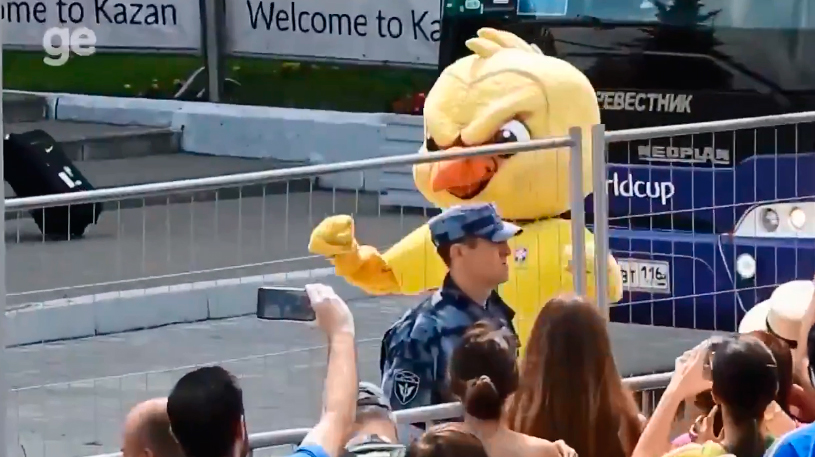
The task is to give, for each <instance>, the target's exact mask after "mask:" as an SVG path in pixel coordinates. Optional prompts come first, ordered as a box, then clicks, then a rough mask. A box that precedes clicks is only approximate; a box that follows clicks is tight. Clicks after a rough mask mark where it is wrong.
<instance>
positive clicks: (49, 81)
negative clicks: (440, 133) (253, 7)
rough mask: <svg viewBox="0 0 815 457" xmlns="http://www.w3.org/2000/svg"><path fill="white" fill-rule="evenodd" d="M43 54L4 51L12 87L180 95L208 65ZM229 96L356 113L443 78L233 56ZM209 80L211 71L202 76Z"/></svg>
mask: <svg viewBox="0 0 815 457" xmlns="http://www.w3.org/2000/svg"><path fill="white" fill-rule="evenodd" d="M42 57H43V54H42V53H40V52H29V51H3V78H4V79H3V84H4V87H5V88H6V89H17V90H30V91H42V92H69V93H79V94H91V95H110V96H123V97H136V96H142V97H147V98H172V97H173V94H174V93H175V92H176V90H177V86H178V85H179V84H180V83H181V82H183V81H184V80H186V79H187V78H188V77H189V76H190V75H191V74H192V73H193V72H194V71H195V70H196V69H198V68H199V67H200V66H201V65H202V60H201V59H200V58H199V57H194V56H177V55H164V54H96V55H93V56H89V57H75V58H72V59H70V60H69V61H68V62H67V63H66V64H65V65H63V66H61V67H50V66H48V65H45V64H44V63H43V61H42ZM226 76H227V77H229V78H232V79H234V80H236V81H238V83H240V86H233V87H229V88H228V91H227V96H226V98H227V101H228V102H230V103H237V104H244V105H260V106H276V107H286V108H311V109H324V110H338V111H351V112H383V111H391V105H392V103H393V102H394V101H396V100H397V99H400V98H403V97H405V96H406V95H408V94H413V93H416V92H426V91H427V90H429V89H430V86H431V85H432V84H433V81H434V80H435V72H433V71H430V70H411V69H398V68H391V67H364V66H350V65H348V66H339V65H331V64H309V63H297V62H281V61H275V60H268V59H255V58H229V59H227V62H226ZM200 83H201V84H203V83H204V81H203V78H202V79H201V81H200Z"/></svg>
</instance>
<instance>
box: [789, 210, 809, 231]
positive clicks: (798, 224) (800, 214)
mask: <svg viewBox="0 0 815 457" xmlns="http://www.w3.org/2000/svg"><path fill="white" fill-rule="evenodd" d="M806 223H807V215H806V213H804V210H802V209H801V208H793V209H792V211H790V225H791V226H792V228H794V229H795V230H802V229H803V228H804V225H806Z"/></svg>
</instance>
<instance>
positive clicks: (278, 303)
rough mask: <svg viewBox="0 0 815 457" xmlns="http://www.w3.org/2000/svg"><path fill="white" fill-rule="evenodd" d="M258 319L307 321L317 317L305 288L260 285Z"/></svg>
mask: <svg viewBox="0 0 815 457" xmlns="http://www.w3.org/2000/svg"><path fill="white" fill-rule="evenodd" d="M256 315H257V317H258V319H265V320H272V321H301V322H308V321H313V320H315V319H316V318H317V316H316V315H315V314H314V309H313V308H312V307H311V302H310V301H309V299H308V294H306V290H305V289H298V288H295V287H261V288H259V289H258V306H257V313H256Z"/></svg>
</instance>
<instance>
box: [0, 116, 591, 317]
mask: <svg viewBox="0 0 815 457" xmlns="http://www.w3.org/2000/svg"><path fill="white" fill-rule="evenodd" d="M574 135H578V136H579V133H577V132H575V133H574ZM573 143H574V141H573V140H572V139H570V138H568V137H567V138H557V139H547V140H541V141H536V142H533V143H529V144H517V145H513V148H512V149H511V150H513V151H518V152H520V151H528V150H534V149H542V148H548V147H569V146H570V145H571V144H573ZM487 152H489V148H488V147H485V148H477V149H473V150H470V151H465V152H463V153H461V154H458V153H456V154H454V155H452V156H451V155H450V154H447V153H436V154H428V155H422V156H419V155H416V154H412V155H406V156H399V157H388V158H378V159H372V160H362V161H356V162H348V163H341V164H333V165H318V166H307V167H299V168H293V169H287V170H271V171H265V172H257V173H249V174H240V175H232V176H222V177H214V178H204V179H197V180H189V181H179V182H169V183H157V184H147V185H141V186H128V187H121V188H113V189H100V190H95V191H90V192H80V193H72V194H64V195H55V196H48V197H34V198H15V199H10V200H8V201H6V219H7V220H6V243H7V246H8V247H7V254H6V255H7V262H8V271H7V278H8V298H7V300H8V303H9V305H10V306H11V307H12V308H14V307H15V306H19V305H22V304H26V303H32V302H35V303H39V302H42V301H46V300H53V299H61V298H66V297H68V298H75V297H77V296H88V295H94V294H99V293H104V292H115V291H121V290H127V289H144V288H149V287H154V286H164V285H168V284H177V283H184V282H195V281H206V280H214V279H223V278H234V277H242V276H253V275H260V274H270V273H279V272H291V271H302V270H309V269H313V268H316V267H325V266H326V262H325V260H324V259H321V258H315V257H314V256H311V255H309V253H308V252H307V246H308V237H309V234H310V232H311V230H312V228H313V227H314V226H315V225H316V224H317V223H318V222H319V221H320V220H321V219H322V218H324V217H325V216H328V215H333V214H352V215H354V217H355V219H356V221H357V226H358V233H357V235H358V237H359V238H360V240H361V241H362V242H364V243H366V244H372V245H375V246H380V247H387V246H388V245H390V244H391V243H393V242H395V241H397V240H399V238H400V237H401V236H404V235H406V234H407V233H409V232H410V231H412V230H413V229H415V228H416V227H417V226H419V225H421V224H422V223H423V222H424V221H425V220H426V219H427V217H428V215H427V214H415V213H410V212H405V211H397V212H393V211H387V210H385V209H383V208H382V207H381V206H380V205H379V204H378V201H377V197H376V196H375V195H370V194H364V193H360V192H342V191H337V190H336V189H328V190H326V189H322V188H319V187H318V185H317V179H319V177H320V176H325V175H327V174H329V173H339V172H348V171H361V170H365V169H371V168H380V167H385V166H393V165H403V164H413V163H420V162H431V161H437V160H440V159H442V158H450V157H456V156H460V157H466V156H471V155H479V154H485V153H487ZM575 185H577V186H579V185H580V183H579V182H576V183H575ZM88 202H104V203H105V207H106V209H105V210H104V212H103V213H102V214H101V216H100V220H99V223H98V225H97V226H92V227H90V228H89V230H88V233H87V235H86V236H85V237H84V238H82V239H73V240H68V241H60V242H51V241H49V239H48V238H46V237H45V235H43V234H42V233H41V232H40V230H39V228H38V227H37V226H36V225H35V223H34V221H33V220H32V219H31V218H30V217H29V212H30V211H38V210H40V211H41V210H42V208H46V207H53V206H61V205H77V204H81V203H88ZM580 210H582V205H580V207H579V208H578V210H577V211H576V214H577V213H579V212H580ZM44 218H45V221H44V225H45V226H46V227H47V226H48V224H49V221H48V219H47V217H46V216H44ZM578 242H582V237H580V238H578ZM577 252H580V253H582V250H581V251H577ZM575 262H581V260H580V258H579V256H577V258H576V259H575ZM576 264H578V265H579V263H576ZM32 272H37V273H36V274H32Z"/></svg>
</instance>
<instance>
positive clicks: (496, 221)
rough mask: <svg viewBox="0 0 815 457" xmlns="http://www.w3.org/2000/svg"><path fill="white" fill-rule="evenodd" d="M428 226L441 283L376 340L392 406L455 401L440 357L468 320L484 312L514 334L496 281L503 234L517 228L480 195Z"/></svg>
mask: <svg viewBox="0 0 815 457" xmlns="http://www.w3.org/2000/svg"><path fill="white" fill-rule="evenodd" d="M429 226H430V234H431V237H432V239H433V244H434V245H435V246H436V251H437V252H438V254H439V256H441V258H442V260H443V261H444V263H445V264H447V267H448V269H449V273H448V274H447V276H446V277H445V279H444V283H443V284H442V287H441V289H439V290H438V291H436V292H435V293H434V294H433V295H432V296H430V297H428V298H427V299H426V300H425V301H423V302H422V303H421V304H419V306H417V307H415V308H413V309H411V310H410V311H408V312H407V313H405V315H404V316H402V318H401V319H399V320H398V321H397V322H396V323H395V324H393V325H392V326H391V327H390V328H389V329H388V331H387V332H386V333H385V337H384V338H383V340H382V349H381V354H380V362H379V363H380V369H381V370H382V390H383V391H384V393H385V395H386V396H387V397H388V398H389V399H390V402H391V406H392V407H393V408H394V409H405V408H415V407H418V406H427V405H434V404H439V403H445V402H449V401H454V398H453V397H452V395H451V394H450V393H449V390H448V389H447V386H446V376H447V362H448V360H449V357H450V355H451V354H452V352H453V349H454V348H455V347H456V345H457V344H458V342H459V341H460V340H461V337H462V336H463V335H464V332H465V331H466V330H467V328H468V327H470V326H471V325H473V324H474V323H476V322H478V321H480V320H485V319H486V320H490V321H492V322H493V323H494V324H495V326H496V328H497V329H506V331H508V332H511V333H512V334H515V329H514V327H513V326H512V318H513V317H514V315H515V313H514V312H513V311H512V309H511V308H510V307H509V306H507V305H506V303H504V301H503V300H502V299H501V297H499V296H498V293H497V292H496V291H495V289H496V287H498V286H499V285H500V284H501V283H503V282H506V281H507V279H508V278H509V268H508V265H507V259H508V257H509V255H510V249H509V245H508V244H507V240H509V239H510V238H512V237H513V236H515V235H517V234H519V233H520V232H521V228H520V227H518V226H517V225H514V224H510V223H509V222H504V221H502V220H501V218H500V217H499V216H498V212H497V211H496V209H495V206H494V205H492V204H486V203H480V204H472V205H462V206H455V207H452V208H449V209H447V210H446V211H444V212H443V213H441V214H439V215H438V216H436V217H434V218H433V219H431V220H430V222H429Z"/></svg>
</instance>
